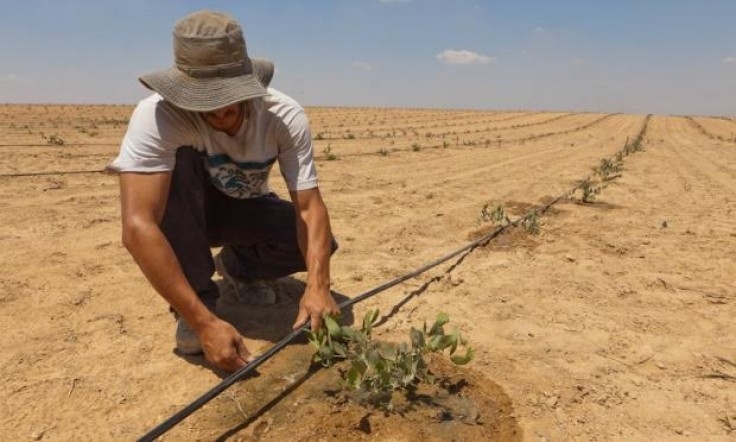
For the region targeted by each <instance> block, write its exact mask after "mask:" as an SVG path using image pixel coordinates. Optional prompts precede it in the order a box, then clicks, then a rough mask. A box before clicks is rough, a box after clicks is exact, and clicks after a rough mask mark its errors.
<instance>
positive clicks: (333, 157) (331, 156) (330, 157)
mask: <svg viewBox="0 0 736 442" xmlns="http://www.w3.org/2000/svg"><path fill="white" fill-rule="evenodd" d="M322 153H324V154H325V159H326V160H327V161H332V160H336V159H337V155H335V154H334V153H333V152H332V146H331V143H327V147H325V148H324V150H323V151H322Z"/></svg>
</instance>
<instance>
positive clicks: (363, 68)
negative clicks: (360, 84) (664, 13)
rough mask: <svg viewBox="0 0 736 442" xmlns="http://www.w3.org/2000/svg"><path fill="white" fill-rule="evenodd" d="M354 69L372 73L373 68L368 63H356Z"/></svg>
mask: <svg viewBox="0 0 736 442" xmlns="http://www.w3.org/2000/svg"><path fill="white" fill-rule="evenodd" d="M353 67H354V68H355V69H360V70H361V71H370V70H371V67H372V66H371V64H370V63H368V62H366V61H354V62H353Z"/></svg>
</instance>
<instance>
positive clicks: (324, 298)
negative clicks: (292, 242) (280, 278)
mask: <svg viewBox="0 0 736 442" xmlns="http://www.w3.org/2000/svg"><path fill="white" fill-rule="evenodd" d="M289 194H290V196H291V200H292V202H293V203H294V209H295V210H296V226H297V237H298V240H299V248H300V249H301V251H302V255H303V256H304V261H305V262H306V265H307V287H306V289H305V290H304V295H303V296H302V299H301V301H300V302H299V314H298V315H297V318H296V322H295V323H294V328H299V327H301V326H303V325H304V324H305V323H306V322H307V320H311V325H312V328H313V329H315V328H318V327H320V325H321V324H322V315H323V314H337V313H339V312H340V310H339V308H338V307H337V304H336V303H335V300H334V299H333V298H332V295H331V294H330V256H331V254H332V231H331V229H330V218H329V215H328V213H327V207H326V206H325V203H324V201H323V200H322V195H321V193H320V191H319V189H318V188H313V189H308V190H299V191H292V192H289Z"/></svg>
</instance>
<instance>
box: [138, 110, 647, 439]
mask: <svg viewBox="0 0 736 442" xmlns="http://www.w3.org/2000/svg"><path fill="white" fill-rule="evenodd" d="M647 122H648V119H647V121H646V122H645V124H644V127H643V128H642V130H641V131H640V134H641V133H643V132H644V130H646V127H647V124H646V123H647ZM626 147H628V141H627V143H626V146H625V147H624V148H626ZM589 178H590V176H588V177H587V178H586V179H584V180H582V181H581V182H580V183H579V184H577V185H576V186H574V187H573V188H572V189H569V190H567V191H565V192H564V193H562V194H561V195H559V196H558V197H556V198H554V199H553V200H551V201H549V202H548V203H546V204H544V205H542V206H541V207H538V208H536V209H532V210H531V211H529V212H527V213H531V212H536V213H537V214H539V215H542V214H544V213H545V212H546V211H547V210H548V209H549V208H550V207H552V206H553V205H554V204H557V202H559V201H560V200H562V199H564V198H567V197H569V196H570V195H572V194H573V193H574V192H575V191H576V190H577V189H579V188H580V186H581V185H582V183H583V182H584V181H585V180H587V179H589ZM525 217H526V215H524V216H522V217H520V218H518V219H517V220H515V221H512V222H510V223H508V224H505V225H502V226H499V227H496V228H495V229H493V230H492V231H491V232H489V233H487V234H486V235H484V236H482V237H480V238H478V239H476V240H475V241H473V242H471V243H469V244H467V245H465V246H463V247H461V248H459V249H456V250H454V251H452V252H449V253H447V254H446V255H444V256H442V257H440V258H438V259H436V260H434V261H432V262H430V263H427V264H425V265H423V266H422V267H419V268H417V269H415V270H412V271H411V272H409V273H406V274H404V275H402V276H399V277H397V278H394V279H392V280H390V281H388V282H386V283H384V284H381V285H379V286H378V287H375V288H373V289H371V290H368V291H367V292H364V293H361V294H360V295H358V296H356V297H354V298H351V299H349V300H347V301H345V302H343V303H341V304H340V305H339V306H338V307H339V308H340V310H344V309H345V308H347V307H350V306H352V305H354V304H357V303H359V302H362V301H365V300H366V299H368V298H370V297H372V296H375V295H377V294H378V293H381V292H382V291H384V290H387V289H389V288H391V287H393V286H395V285H398V284H401V283H402V282H404V281H406V280H408V279H411V278H414V277H415V276H418V275H420V274H422V273H424V272H426V271H427V270H430V269H432V268H434V267H436V266H438V265H440V264H442V263H444V262H445V261H448V260H450V259H452V258H454V257H455V256H458V255H460V254H462V253H465V252H470V251H471V250H473V249H474V248H476V247H478V246H480V245H484V244H485V243H487V242H489V241H490V240H492V239H493V238H495V237H497V236H498V235H500V234H501V233H502V232H503V231H504V230H506V229H507V228H509V227H512V226H513V227H516V226H518V225H519V223H521V222H522V221H523V220H524V219H525ZM310 326H311V324H310V323H309V322H307V324H305V325H304V326H302V327H301V328H298V329H296V330H293V331H292V332H290V333H289V334H287V335H286V336H284V337H283V338H281V340H280V341H278V342H277V343H276V344H274V345H273V347H271V348H269V349H268V350H267V351H266V352H265V353H263V354H261V355H260V356H258V357H257V358H256V359H254V360H253V361H252V362H250V363H249V364H247V365H246V366H244V367H242V368H240V369H239V370H238V371H236V372H234V373H233V374H231V375H230V376H228V377H227V378H225V379H224V380H223V381H222V382H220V383H219V384H217V385H216V386H215V387H213V388H212V389H211V390H209V391H207V392H206V393H204V394H203V395H202V396H200V397H199V398H197V399H196V400H194V401H193V402H192V403H191V404H189V405H187V406H186V407H184V408H183V409H182V410H180V411H179V412H177V413H176V414H174V415H173V416H171V417H170V418H168V419H166V420H165V421H163V422H162V423H160V424H159V425H157V426H156V427H154V428H153V429H151V430H150V431H149V432H148V433H146V434H145V435H143V436H142V437H141V438H140V439H138V442H149V441H151V442H152V441H154V440H155V439H156V438H157V437H159V436H162V435H163V434H164V433H166V432H167V431H169V430H170V429H171V428H173V427H174V426H175V425H176V424H178V423H179V422H181V421H183V420H184V419H186V418H187V417H188V416H189V415H191V414H192V413H194V412H195V411H197V410H198V409H200V408H201V407H203V406H204V405H205V404H207V403H208V402H209V401H211V400H212V399H214V398H215V397H217V396H218V395H219V394H220V393H222V392H223V391H225V390H226V389H228V388H229V387H230V386H232V385H233V384H234V383H236V382H238V381H239V380H241V379H243V378H244V377H245V376H246V375H247V374H248V373H250V372H251V371H253V370H254V369H255V368H256V367H258V366H259V365H261V364H262V363H264V362H266V361H267V360H268V359H270V358H271V357H273V356H274V355H275V354H276V353H278V352H279V351H281V349H283V348H284V347H286V345H287V344H289V343H290V342H291V341H293V340H294V339H295V338H296V337H298V336H299V335H300V334H301V333H302V332H304V331H306V330H307V329H309V327H310Z"/></svg>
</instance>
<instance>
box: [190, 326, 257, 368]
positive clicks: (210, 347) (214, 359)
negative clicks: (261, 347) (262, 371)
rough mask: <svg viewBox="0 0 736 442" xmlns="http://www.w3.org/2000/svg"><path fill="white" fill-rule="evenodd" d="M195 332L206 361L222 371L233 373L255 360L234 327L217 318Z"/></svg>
mask: <svg viewBox="0 0 736 442" xmlns="http://www.w3.org/2000/svg"><path fill="white" fill-rule="evenodd" d="M197 332H198V335H199V341H200V342H201V344H202V350H203V351H204V355H205V358H207V361H208V362H210V363H211V364H213V365H216V366H217V367H219V368H222V369H223V370H227V371H229V372H235V371H237V370H238V369H240V368H242V367H244V366H245V365H246V364H247V363H249V362H251V361H253V360H254V359H255V358H254V357H253V356H252V355H251V354H250V352H249V351H248V348H246V346H245V342H244V341H243V337H242V336H241V335H240V333H238V331H237V330H236V329H235V327H233V326H232V325H230V324H229V323H227V322H225V321H223V320H221V319H219V318H216V319H214V320H213V321H211V322H208V323H207V324H206V325H204V326H202V327H201V328H200V329H199V330H198V331H197Z"/></svg>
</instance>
